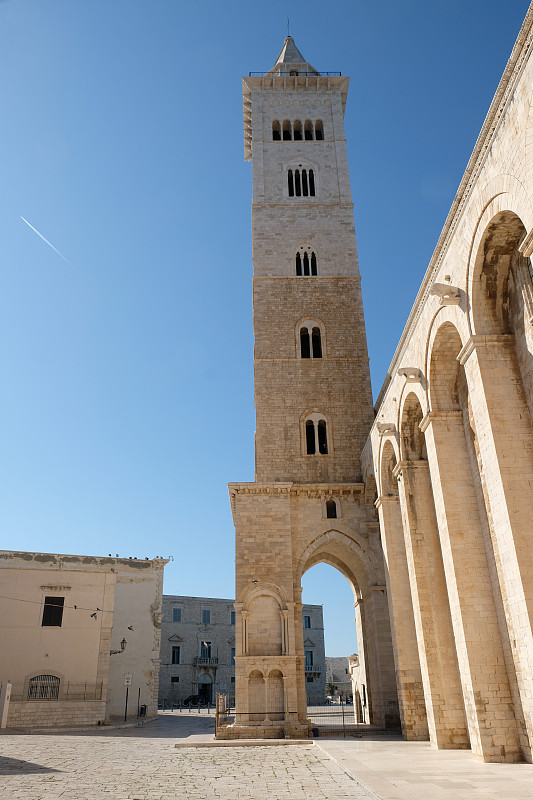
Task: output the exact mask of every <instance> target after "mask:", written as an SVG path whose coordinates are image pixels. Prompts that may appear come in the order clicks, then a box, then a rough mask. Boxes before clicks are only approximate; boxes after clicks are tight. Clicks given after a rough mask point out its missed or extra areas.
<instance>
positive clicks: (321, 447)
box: [317, 419, 328, 456]
mask: <svg viewBox="0 0 533 800" xmlns="http://www.w3.org/2000/svg"><path fill="white" fill-rule="evenodd" d="M317 427H318V452H319V453H320V454H321V455H323V456H325V455H327V453H328V437H327V433H326V420H325V419H319V420H318V426H317Z"/></svg>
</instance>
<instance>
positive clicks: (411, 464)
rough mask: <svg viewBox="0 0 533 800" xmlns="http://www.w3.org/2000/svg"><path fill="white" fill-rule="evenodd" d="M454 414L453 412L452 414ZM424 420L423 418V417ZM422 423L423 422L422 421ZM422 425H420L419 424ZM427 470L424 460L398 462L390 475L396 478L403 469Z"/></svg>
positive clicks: (427, 464) (426, 463) (427, 465)
mask: <svg viewBox="0 0 533 800" xmlns="http://www.w3.org/2000/svg"><path fill="white" fill-rule="evenodd" d="M452 413H455V412H452ZM424 419H425V417H424ZM422 422H423V420H422ZM420 424H422V423H420ZM422 467H423V468H424V469H427V468H428V467H429V463H428V462H427V461H426V460H425V459H417V460H416V461H409V460H405V461H398V463H397V464H396V466H395V467H394V469H393V470H392V474H393V476H394V477H395V478H398V477H399V476H400V475H401V474H402V472H403V470H405V469H420V468H422Z"/></svg>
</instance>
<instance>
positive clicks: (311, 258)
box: [296, 244, 317, 276]
mask: <svg viewBox="0 0 533 800" xmlns="http://www.w3.org/2000/svg"><path fill="white" fill-rule="evenodd" d="M296 274H297V275H308V276H309V275H316V274H317V257H316V253H315V251H314V250H311V248H310V247H309V245H305V244H304V245H302V246H301V247H300V248H299V249H298V252H297V253H296Z"/></svg>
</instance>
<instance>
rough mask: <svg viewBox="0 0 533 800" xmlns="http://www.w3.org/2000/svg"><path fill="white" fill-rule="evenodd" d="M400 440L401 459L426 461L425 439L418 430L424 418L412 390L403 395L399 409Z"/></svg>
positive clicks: (418, 401)
mask: <svg viewBox="0 0 533 800" xmlns="http://www.w3.org/2000/svg"><path fill="white" fill-rule="evenodd" d="M401 415H402V416H401V424H400V441H401V455H402V461H427V449H426V440H425V437H424V434H423V433H422V431H421V430H420V423H421V422H422V420H423V418H424V414H423V412H422V406H421V404H420V400H419V399H418V397H417V395H416V394H415V393H414V392H409V394H408V395H407V396H406V397H405V400H404V402H403V404H402V409H401Z"/></svg>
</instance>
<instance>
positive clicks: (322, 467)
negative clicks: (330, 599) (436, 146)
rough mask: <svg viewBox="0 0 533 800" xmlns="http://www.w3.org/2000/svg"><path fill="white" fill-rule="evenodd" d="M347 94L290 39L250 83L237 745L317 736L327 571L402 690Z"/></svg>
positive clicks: (246, 100) (237, 501)
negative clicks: (248, 431)
mask: <svg viewBox="0 0 533 800" xmlns="http://www.w3.org/2000/svg"><path fill="white" fill-rule="evenodd" d="M348 82H349V79H348V78H347V77H341V76H340V74H339V73H323V74H321V73H319V72H317V70H316V69H315V68H314V67H312V66H311V64H310V63H309V62H307V61H306V59H305V58H304V57H303V56H302V54H301V53H300V51H299V50H298V48H297V47H296V45H295V43H294V40H293V39H292V37H290V36H287V38H286V39H285V42H284V45H283V49H282V51H281V53H280V55H279V57H278V59H277V61H276V63H275V65H274V67H273V68H272V69H271V70H270V71H269V72H267V73H266V74H264V75H260V76H255V75H250V77H247V78H244V79H243V105H244V141H245V146H244V150H245V159H246V160H251V161H252V165H253V204H252V238H253V303H254V334H255V355H254V364H255V407H256V473H255V482H254V483H234V484H230V486H229V490H230V497H231V503H232V511H233V517H234V522H235V528H236V605H235V608H236V611H237V615H236V616H237V625H236V703H237V718H236V723H235V726H234V727H235V730H234V732H233V735H246V736H250V735H254V731H256V735H260V736H277V735H280V734H281V733H282V732H283V734H284V735H307V730H308V725H307V722H306V664H305V661H304V636H303V630H302V615H301V609H302V606H301V577H302V575H303V573H304V572H305V571H306V570H307V569H309V568H310V567H311V566H313V565H314V564H316V563H318V562H320V561H323V562H326V563H329V564H332V565H333V566H335V567H337V568H338V569H339V571H341V572H342V573H343V574H344V575H345V577H347V579H348V580H349V581H350V583H351V584H352V587H353V589H354V599H355V600H356V603H355V605H356V606H358V607H359V610H356V624H357V627H358V638H359V641H360V644H361V642H362V641H363V640H364V639H365V635H367V634H368V631H369V630H370V629H372V630H373V631H374V630H375V629H377V628H379V629H380V636H373V635H372V636H371V638H372V643H371V647H370V648H369V649H368V648H367V650H366V651H365V658H366V663H367V665H368V664H369V661H372V664H373V666H374V667H375V668H376V669H378V667H379V671H380V676H381V677H380V680H382V679H383V680H385V683H386V681H387V679H388V678H390V674H392V690H393V691H394V676H393V667H392V650H391V648H390V629H389V623H388V612H387V609H386V598H385V600H383V598H384V584H385V581H384V577H383V575H382V574H381V573H379V569H378V568H377V567H376V568H375V569H374V572H372V569H373V568H372V566H371V565H370V564H371V561H372V559H369V558H368V557H367V558H366V560H365V558H364V557H363V551H365V548H366V550H368V551H369V552H370V551H372V549H373V548H375V550H376V553H378V551H380V545H379V535H378V533H377V524H376V521H375V516H374V510H373V507H372V506H371V504H370V510H369V508H368V503H367V504H366V505H365V491H364V485H363V484H362V482H361V480H362V478H361V466H360V455H361V450H362V448H363V445H364V442H365V439H366V437H367V435H368V431H369V429H370V426H371V424H372V420H373V408H372V397H371V388H370V375H369V367H368V356H367V346H366V337H365V326H364V319H363V305H362V299H361V291H360V276H359V270H358V261H357V248H356V241H355V230H354V221H353V204H352V198H351V192H350V182H349V175H348V162H347V155H346V140H345V132H344V109H345V105H346V97H347V92H348ZM374 499H375V498H374V497H373V498H372V501H373V500H374ZM376 539H377V541H376ZM367 556H368V553H367ZM375 561H376V563H378V562H379V563H381V561H382V557H381V553H380V552H379V556H378V557H377V558H376V559H375ZM369 565H370V566H369ZM376 569H377V573H379V574H377V573H376V571H375V570H376ZM370 573H371V574H370ZM369 587H373V589H376V588H377V589H378V590H379V591H378V592H373V594H374V600H372V601H371V602H370V603H369V607H368V609H367V612H368V613H367V614H366V621H365V620H364V619H363V616H362V612H361V608H360V603H359V600H358V598H359V595H360V594H361V592H363V591H366V590H367V589H368V588H369ZM368 596H369V598H370V591H369V592H368ZM383 626H384V627H383ZM383 630H385V635H383ZM387 637H388V638H387ZM367 638H368V637H367ZM374 639H375V640H376V641H374ZM378 640H379V642H378ZM348 646H349V645H348ZM353 647H355V642H354V643H353ZM387 648H388V649H387ZM364 660H365V659H363V661H364ZM307 666H309V665H307ZM324 669H325V666H324ZM391 671H392V672H391ZM308 672H309V671H308ZM389 673H390V674H389ZM383 676H385V677H383ZM387 676H388V678H387ZM308 679H309V675H308V677H307V680H308ZM370 682H371V679H370V678H369V688H370ZM376 691H377V690H376ZM238 729H242V731H243V732H242V734H239V733H238Z"/></svg>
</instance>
